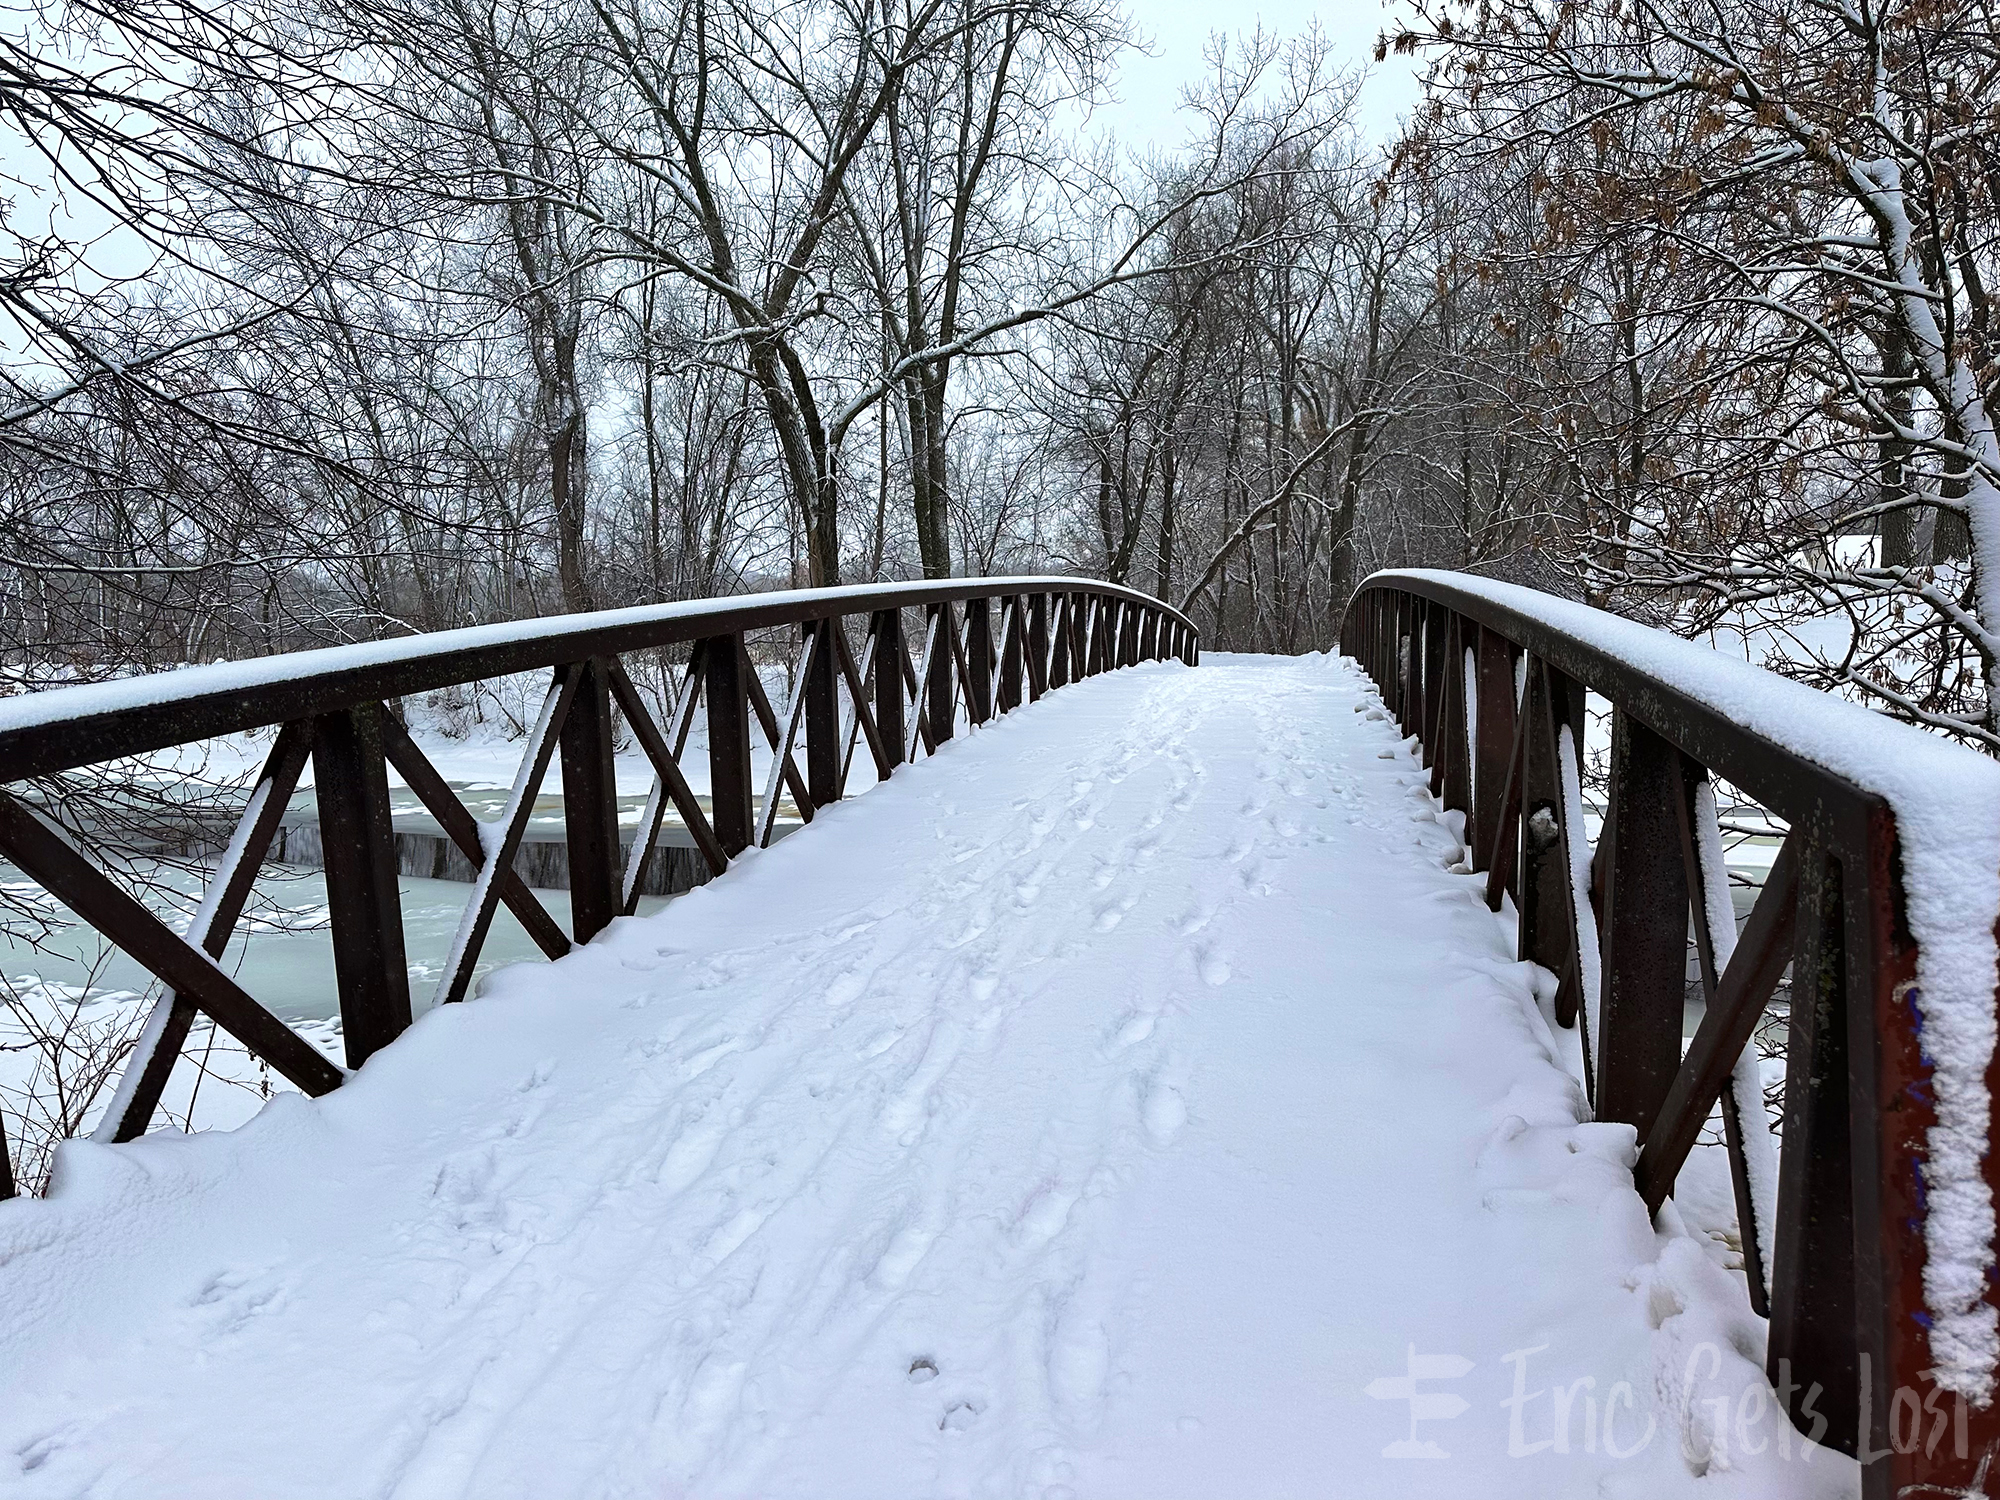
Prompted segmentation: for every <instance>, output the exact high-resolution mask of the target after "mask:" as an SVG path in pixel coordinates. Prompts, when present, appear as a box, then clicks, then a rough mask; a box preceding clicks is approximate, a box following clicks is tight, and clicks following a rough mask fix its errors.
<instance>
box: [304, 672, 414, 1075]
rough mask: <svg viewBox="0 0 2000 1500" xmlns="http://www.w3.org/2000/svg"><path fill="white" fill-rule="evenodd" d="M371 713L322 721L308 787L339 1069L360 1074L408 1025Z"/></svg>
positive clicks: (390, 835) (378, 746)
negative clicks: (333, 988)
mask: <svg viewBox="0 0 2000 1500" xmlns="http://www.w3.org/2000/svg"><path fill="white" fill-rule="evenodd" d="M383 712H384V710H383V709H382V708H381V707H380V706H379V705H377V704H373V703H364V704H360V705H358V706H356V707H354V708H349V709H343V710H341V711H339V712H337V713H330V714H322V715H320V717H319V719H318V721H317V722H316V723H315V724H314V726H313V785H314V791H315V793H316V795H317V798H318V801H319V832H320V843H321V845H322V847H323V849H324V851H325V852H324V859H325V864H326V904H327V913H328V915H329V917H330V918H331V920H332V924H333V972H334V978H335V981H336V982H337V983H338V985H339V986H340V1025H341V1035H342V1040H343V1041H344V1042H345V1044H346V1049H347V1065H348V1066H349V1067H350V1068H358V1067H360V1066H361V1065H362V1064H363V1063H364V1062H366V1061H368V1059H369V1058H370V1057H371V1056H373V1055H374V1054H375V1053H376V1052H378V1051H380V1050H381V1049H382V1048H384V1047H386V1046H388V1045H389V1043H391V1042H393V1041H394V1040H395V1039H396V1038H397V1037H399V1036H401V1035H402V1034H403V1032H404V1031H405V1030H406V1029H407V1028H408V1027H409V1024H410V967H409V961H408V959H407V958H406V956H405V954H404V950H403V908H402V900H401V897H400V895H399V893H398V891H397V886H396V829H395V825H394V823H393V822H392V821H391V820H390V815H389V773H388V767H387V765H386V763H385V762H384V759H383V754H382V726H381V722H380V720H379V718H378V715H380V714H381V713H383Z"/></svg>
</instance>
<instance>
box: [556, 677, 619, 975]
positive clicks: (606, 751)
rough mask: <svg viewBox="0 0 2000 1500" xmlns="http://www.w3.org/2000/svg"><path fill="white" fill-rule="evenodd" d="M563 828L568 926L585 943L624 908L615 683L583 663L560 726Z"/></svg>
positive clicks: (577, 938)
mask: <svg viewBox="0 0 2000 1500" xmlns="http://www.w3.org/2000/svg"><path fill="white" fill-rule="evenodd" d="M562 780H563V827H564V831H565V835H566V837H567V840H568V843H569V909H570V927H571V931H572V932H573V933H574V934H575V936H576V940H577V941H578V942H579V943H587V942H589V941H590V940H591V939H592V938H594V937H596V936H597V934H598V933H600V932H602V931H603V930H604V929H605V928H606V927H608V926H610V925H611V919H612V918H613V917H615V916H617V915H618V914H619V912H620V911H621V910H622V909H623V902H622V901H621V900H620V894H621V893H620V891H619V882H618V855H619V848H618V781H617V772H616V770H615V769H614V768H613V765H612V719H611V679H610V676H609V674H608V673H607V672H606V670H605V666H604V663H603V662H601V661H595V660H593V661H591V662H588V663H586V664H585V666H584V669H583V678H582V681H580V682H579V683H578V684H577V689H576V695H575V697H573V698H572V699H571V700H570V705H569V714H568V716H567V717H565V718H564V720H563V725H562Z"/></svg>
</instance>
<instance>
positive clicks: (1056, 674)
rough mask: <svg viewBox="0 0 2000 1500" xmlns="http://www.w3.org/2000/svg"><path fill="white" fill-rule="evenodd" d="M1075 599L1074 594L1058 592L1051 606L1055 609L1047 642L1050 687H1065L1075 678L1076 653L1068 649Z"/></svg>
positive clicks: (1071, 633)
mask: <svg viewBox="0 0 2000 1500" xmlns="http://www.w3.org/2000/svg"><path fill="white" fill-rule="evenodd" d="M1075 599H1076V596H1075V595H1074V594H1068V593H1063V594H1058V595H1056V596H1055V602H1054V604H1053V605H1052V606H1051V607H1052V608H1053V610H1054V611H1055V619H1054V621H1052V622H1051V624H1052V629H1053V631H1054V638H1053V639H1052V640H1051V641H1050V642H1049V686H1050V687H1051V688H1059V687H1067V686H1069V684H1070V683H1071V682H1072V681H1074V680H1075V676H1076V668H1075V662H1076V655H1075V653H1074V652H1073V651H1072V650H1071V649H1070V640H1071V637H1072V635H1073V634H1074V632H1073V631H1072V630H1071V628H1070V626H1071V620H1070V616H1071V615H1072V614H1074V613H1075V602H1074V601H1075Z"/></svg>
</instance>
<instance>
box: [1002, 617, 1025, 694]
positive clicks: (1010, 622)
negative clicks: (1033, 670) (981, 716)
mask: <svg viewBox="0 0 2000 1500" xmlns="http://www.w3.org/2000/svg"><path fill="white" fill-rule="evenodd" d="M1001 608H1002V610H1003V611H1005V618H1004V620H1003V621H1002V626H1001V632H1000V705H999V707H1000V712H1001V713H1003V714H1005V713H1012V712H1013V711H1014V710H1015V709H1017V708H1019V707H1020V706H1021V666H1022V663H1021V655H1022V652H1021V634H1022V625H1023V623H1024V622H1023V621H1022V619H1021V597H1020V595H1018V594H1017V595H1015V596H1014V597H1013V598H1011V599H1009V600H1007V601H1006V602H1005V603H1004V604H1002V606H1001Z"/></svg>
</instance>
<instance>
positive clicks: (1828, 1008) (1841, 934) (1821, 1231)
mask: <svg viewBox="0 0 2000 1500" xmlns="http://www.w3.org/2000/svg"><path fill="white" fill-rule="evenodd" d="M1802 832H1806V831H1804V830H1801V829H1798V828H1794V829H1793V831H1792V836H1793V837H1794V838H1799V837H1800V835H1801V833H1802ZM1843 875H1844V872H1843V870H1842V869H1841V866H1840V863H1839V861H1837V860H1835V859H1833V858H1831V857H1830V856H1829V854H1828V852H1827V849H1826V846H1825V844H1824V843H1823V842H1822V841H1821V840H1820V839H1818V838H1817V837H1813V836H1812V834H1811V833H1810V832H1806V836H1805V838H1804V839H1803V849H1802V851H1801V860H1800V868H1799V914H1798V922H1797V925H1796V927H1795V928H1794V934H1795V935H1794V939H1793V942H1794V947H1793V958H1792V999H1791V1034H1790V1041H1789V1043H1788V1045H1787V1048H1786V1053H1785V1128H1784V1138H1783V1144H1782V1146H1781V1148H1780V1151H1781V1157H1780V1166H1779V1171H1778V1232H1777V1244H1776V1246H1775V1247H1774V1248H1773V1255H1774V1261H1773V1266H1772V1269H1773V1271H1774V1272H1775V1273H1776V1274H1775V1275H1774V1277H1773V1279H1772V1298H1771V1333H1770V1343H1769V1352H1768V1362H1767V1368H1768V1369H1769V1370H1770V1371H1771V1372H1772V1374H1773V1375H1777V1374H1778V1373H1780V1371H1781V1370H1782V1371H1783V1372H1784V1373H1785V1374H1787V1375H1788V1376H1789V1377H1790V1381H1791V1382H1792V1384H1791V1385H1790V1387H1789V1392H1790V1395H1791V1398H1792V1411H1791V1415H1792V1417H1793V1420H1794V1421H1795V1422H1798V1423H1799V1424H1800V1425H1801V1426H1803V1427H1807V1428H1810V1426H1811V1418H1810V1416H1808V1415H1806V1414H1805V1413H1804V1412H1803V1410H1802V1408H1801V1405H1800V1403H1801V1401H1802V1399H1803V1397H1804V1396H1805V1393H1806V1392H1807V1390H1808V1389H1814V1390H1816V1392H1817V1401H1816V1403H1815V1409H1816V1411H1817V1413H1818V1414H1819V1415H1820V1416H1821V1417H1824V1418H1825V1419H1826V1423H1827V1434H1826V1441H1828V1442H1829V1443H1831V1444H1833V1445H1834V1446H1836V1447H1840V1448H1841V1449H1842V1450H1843V1451H1845V1452H1849V1453H1851V1452H1853V1449H1852V1448H1851V1447H1849V1446H1847V1443H1846V1442H1844V1441H1842V1440H1843V1439H1851V1437H1852V1435H1853V1434H1854V1433H1855V1432H1856V1426H1857V1421H1858V1419H1859V1418H1860V1416H1861V1415H1862V1413H1861V1410H1860V1391H1859V1382H1860V1370H1859V1367H1858V1361H1857V1359H1856V1355H1857V1353H1858V1351H1857V1349H1856V1332H1857V1327H1858V1324H1857V1313H1858V1309H1857V1307H1856V1305H1855V1272H1856V1266H1855V1258H1854V1247H1855V1235H1854V1166H1855V1163H1854V1156H1853V1139H1854V1138H1853V1132H1852V1129H1851V1118H1852V1117H1851V1115H1850V1104H1849V1097H1848V1077H1849V1058H1848V1049H1849V1034H1848V1033H1849V1015H1848V994H1849V982H1850V978H1851V977H1852V976H1850V974H1849V965H1848V958H1849V955H1848V952H1847V942H1846V938H1847V931H1846V922H1845V920H1844V912H1843V903H1842V895H1843V890H1842V887H1843ZM1870 1155H1871V1156H1872V1155H1873V1152H1872V1151H1871V1152H1870ZM1871 1342H1872V1341H1871ZM1876 1369H1877V1371H1878V1372H1879V1373H1878V1374H1877V1376H1876V1378H1875V1380H1874V1381H1873V1385H1874V1388H1875V1393H1876V1395H1877V1397H1878V1399H1879V1400H1881V1401H1883V1402H1885V1403H1886V1401H1887V1397H1888V1390H1887V1388H1888V1385H1889V1384H1890V1381H1889V1378H1888V1372H1887V1371H1886V1370H1883V1369H1882V1367H1881V1366H1880V1365H1879V1364H1878V1365H1877V1366H1876ZM1815 1382H1817V1385H1815ZM1879 1438H1880V1434H1879V1429H1878V1442H1877V1446H1878V1448H1886V1447H1887V1446H1888V1444H1887V1443H1885V1442H1881V1441H1880V1440H1879Z"/></svg>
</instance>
